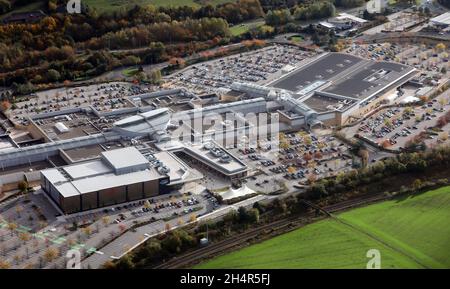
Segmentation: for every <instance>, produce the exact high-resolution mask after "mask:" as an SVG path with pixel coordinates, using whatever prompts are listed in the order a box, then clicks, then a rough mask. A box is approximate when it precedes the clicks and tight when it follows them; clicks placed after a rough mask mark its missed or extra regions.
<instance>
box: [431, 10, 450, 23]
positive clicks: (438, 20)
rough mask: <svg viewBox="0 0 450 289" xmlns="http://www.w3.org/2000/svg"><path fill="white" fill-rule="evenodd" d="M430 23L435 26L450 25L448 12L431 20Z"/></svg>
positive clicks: (449, 13)
mask: <svg viewBox="0 0 450 289" xmlns="http://www.w3.org/2000/svg"><path fill="white" fill-rule="evenodd" d="M430 21H431V22H433V23H436V24H441V25H450V12H446V13H444V14H441V15H439V16H436V17H434V18H431V19H430Z"/></svg>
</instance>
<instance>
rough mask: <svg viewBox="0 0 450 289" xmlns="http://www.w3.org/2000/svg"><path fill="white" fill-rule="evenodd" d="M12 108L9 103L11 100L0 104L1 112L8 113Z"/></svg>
mask: <svg viewBox="0 0 450 289" xmlns="http://www.w3.org/2000/svg"><path fill="white" fill-rule="evenodd" d="M10 108H11V103H10V102H9V100H7V99H5V100H3V101H2V102H1V103H0V110H1V111H7V110H8V109H10Z"/></svg>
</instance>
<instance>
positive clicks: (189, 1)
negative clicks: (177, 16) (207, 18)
mask: <svg viewBox="0 0 450 289" xmlns="http://www.w3.org/2000/svg"><path fill="white" fill-rule="evenodd" d="M83 1H84V3H85V4H87V5H88V6H89V7H91V8H95V9H96V10H97V11H98V12H100V13H103V12H106V13H109V12H113V11H116V10H120V9H123V8H124V9H128V8H131V7H133V6H134V5H149V4H152V5H154V6H191V7H200V6H201V5H202V4H212V5H217V4H221V3H226V2H232V0H201V1H194V0H83ZM200 3H202V4H200Z"/></svg>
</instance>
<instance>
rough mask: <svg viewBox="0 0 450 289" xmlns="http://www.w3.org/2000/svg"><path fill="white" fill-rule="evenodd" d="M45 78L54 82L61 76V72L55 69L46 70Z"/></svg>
mask: <svg viewBox="0 0 450 289" xmlns="http://www.w3.org/2000/svg"><path fill="white" fill-rule="evenodd" d="M47 78H48V80H49V81H51V82H55V81H58V80H59V79H60V78H61V74H60V73H59V72H58V71H57V70H55V69H49V70H48V71H47Z"/></svg>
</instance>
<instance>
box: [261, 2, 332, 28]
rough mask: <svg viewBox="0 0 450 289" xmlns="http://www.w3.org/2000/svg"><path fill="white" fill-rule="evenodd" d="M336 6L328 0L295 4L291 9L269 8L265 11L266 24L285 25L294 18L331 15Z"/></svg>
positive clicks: (316, 17)
mask: <svg viewBox="0 0 450 289" xmlns="http://www.w3.org/2000/svg"><path fill="white" fill-rule="evenodd" d="M335 14H336V7H335V6H334V4H333V3H332V2H330V1H316V2H313V3H310V4H301V5H296V6H294V7H293V8H291V9H288V8H285V9H278V10H269V11H268V12H267V13H266V16H265V21H266V24H268V25H272V26H280V25H285V24H287V23H291V22H293V21H294V20H311V19H320V18H327V17H333V16H334V15H335Z"/></svg>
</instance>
